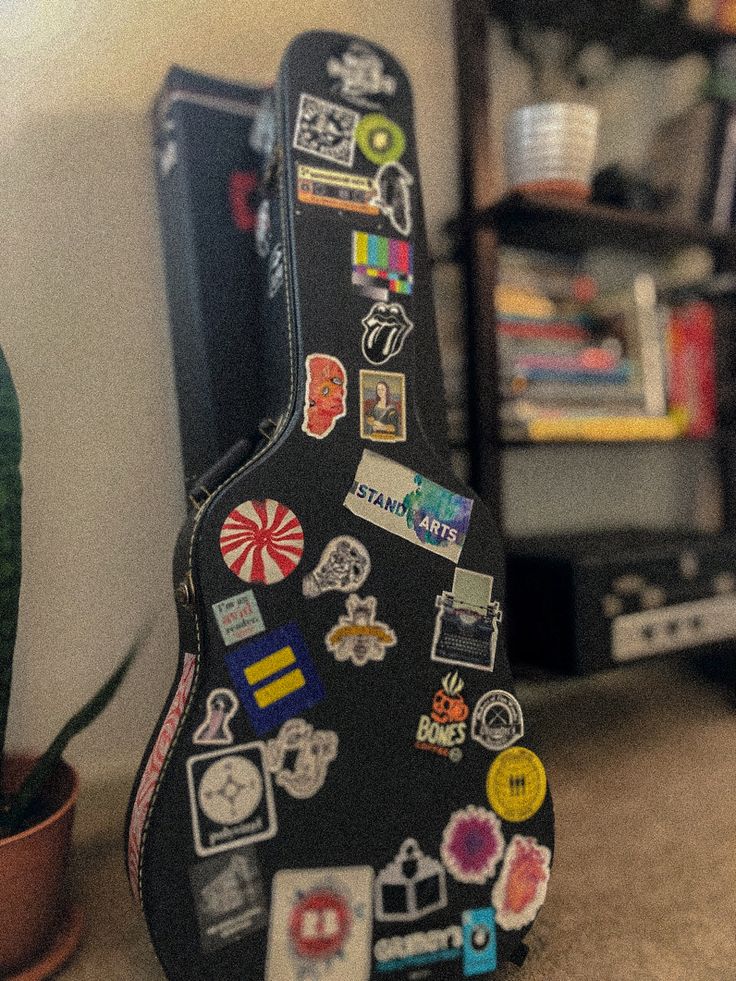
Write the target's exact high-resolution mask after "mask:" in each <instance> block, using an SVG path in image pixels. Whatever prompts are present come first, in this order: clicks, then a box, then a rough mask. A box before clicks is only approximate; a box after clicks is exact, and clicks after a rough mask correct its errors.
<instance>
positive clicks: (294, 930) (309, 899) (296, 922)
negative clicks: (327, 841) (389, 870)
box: [265, 865, 373, 981]
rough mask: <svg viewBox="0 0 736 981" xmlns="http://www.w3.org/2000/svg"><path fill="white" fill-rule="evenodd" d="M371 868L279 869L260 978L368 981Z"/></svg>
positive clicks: (273, 979)
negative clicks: (264, 970) (264, 969)
mask: <svg viewBox="0 0 736 981" xmlns="http://www.w3.org/2000/svg"><path fill="white" fill-rule="evenodd" d="M372 886H373V869H371V868H369V867H368V866H362V865H356V866H345V867H341V868H324V869H284V870H281V871H280V872H277V873H276V875H275V876H274V878H273V890H272V894H271V919H270V925H269V931H268V950H267V955H266V975H265V981H312V979H319V981H346V979H348V978H349V979H350V981H368V979H369V978H370V974H371V939H372V932H373V922H372V917H371V892H372Z"/></svg>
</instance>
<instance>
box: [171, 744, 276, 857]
mask: <svg viewBox="0 0 736 981" xmlns="http://www.w3.org/2000/svg"><path fill="white" fill-rule="evenodd" d="M187 781H188V784H189V804H190V807H191V812H192V831H193V834H194V850H195V852H196V853H197V855H201V856H207V855H214V854H217V853H218V852H225V851H230V850H231V849H233V848H238V847H239V846H240V845H248V844H253V843H254V842H257V841H265V840H266V839H267V838H273V837H274V835H275V834H276V831H277V823H276V808H275V805H274V798H273V785H272V783H271V776H270V774H269V772H268V768H267V766H266V765H265V758H264V745H263V743H260V742H255V743H247V744H246V745H243V746H232V747H228V748H227V749H224V750H214V751H213V752H210V753H202V754H200V755H199V756H191V757H190V758H189V759H188V760H187Z"/></svg>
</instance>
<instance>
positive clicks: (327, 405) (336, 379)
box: [302, 354, 348, 439]
mask: <svg viewBox="0 0 736 981" xmlns="http://www.w3.org/2000/svg"><path fill="white" fill-rule="evenodd" d="M347 390H348V381H347V372H346V371H345V367H344V366H343V364H342V362H341V361H339V360H338V359H337V358H333V357H331V356H330V355H329V354H310V355H308V356H307V386H306V393H305V396H304V420H303V422H302V431H303V432H305V433H306V434H307V435H308V436H313V437H314V438H315V439H324V438H325V436H328V435H329V434H330V433H331V432H332V430H333V429H334V428H335V423H336V422H337V420H338V419H342V418H343V417H344V416H345V415H346V413H347V408H346V399H347Z"/></svg>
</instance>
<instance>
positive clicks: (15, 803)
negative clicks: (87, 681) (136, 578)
mask: <svg viewBox="0 0 736 981" xmlns="http://www.w3.org/2000/svg"><path fill="white" fill-rule="evenodd" d="M149 634H150V627H146V628H144V629H143V630H142V631H141V632H140V633H139V634H138V636H137V637H136V639H135V640H134V641H133V643H132V645H131V647H130V650H129V651H128V653H127V654H126V655H125V657H124V658H123V659H122V661H121V662H120V664H119V665H118V666H117V668H116V669H115V671H114V672H113V674H112V675H111V676H110V677H109V678H108V679H107V681H106V682H105V683H104V685H103V686H102V687H101V688H100V689H99V691H98V692H97V693H96V694H95V695H93V696H92V698H90V700H89V701H88V702H87V703H86V704H85V705H83V706H82V708H81V709H80V710H79V711H78V712H77V713H76V715H73V716H72V718H71V719H69V721H68V722H67V724H66V725H65V726H64V728H63V729H62V730H61V732H60V733H59V734H58V736H57V737H56V739H54V741H53V742H52V743H51V745H50V746H49V748H48V749H47V750H46V752H45V753H44V754H43V756H41V757H40V758H39V759H38V761H37V762H36V765H35V766H34V767H33V769H32V770H31V772H30V773H29V774H28V776H27V777H26V779H25V782H24V783H23V785H22V786H21V788H20V789H19V790H18V792H17V793H16V794H14V795H13V796H12V797H10V798H9V800H6V802H5V807H4V813H2V814H0V836H8V835H13V834H16V833H17V832H18V831H19V830H20V829H21V827H22V825H23V821H24V820H25V818H26V816H27V814H28V813H29V811H30V810H31V808H32V807H33V805H34V803H35V802H36V801H37V800H38V798H39V795H40V793H41V791H42V790H43V788H44V786H45V785H46V782H47V780H48V779H49V777H50V776H51V774H52V773H53V772H54V769H55V768H56V766H57V764H58V762H59V760H60V759H61V756H62V754H63V752H64V750H65V749H66V747H67V746H68V744H69V742H70V740H72V739H73V738H74V737H75V736H76V735H78V734H79V733H80V732H82V730H83V729H86V728H87V726H88V725H90V723H92V722H94V720H95V719H96V718H97V716H98V715H100V713H101V712H103V711H104V710H105V709H106V708H107V706H108V704H109V703H110V700H111V699H112V697H113V695H114V694H115V692H116V691H117V690H118V688H119V687H120V684H121V682H122V680H123V678H124V677H125V675H126V674H127V673H128V669H129V668H130V666H131V664H132V663H133V661H134V660H135V658H136V657H137V656H138V651H139V650H140V648H141V647H142V646H143V643H144V642H145V640H146V639H147V638H148V636H149Z"/></svg>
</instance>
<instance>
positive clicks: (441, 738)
mask: <svg viewBox="0 0 736 981" xmlns="http://www.w3.org/2000/svg"><path fill="white" fill-rule="evenodd" d="M464 687H465V683H464V682H463V680H462V678H461V677H460V675H459V674H458V673H457V671H453V672H452V674H446V675H445V677H444V678H443V679H442V686H441V687H440V688H438V689H437V691H436V692H435V693H434V698H433V700H432V711H431V713H430V714H429V715H420V716H419V723H418V725H417V733H416V737H415V740H416V741H415V743H414V747H415V749H423V750H426V751H427V752H430V753H435V754H436V755H437V756H444V757H445V758H446V759H449V760H451V761H452V762H453V763H457V762H459V761H460V760H461V759H462V758H463V752H462V750H461V749H460V746H462V744H463V743H464V742H465V736H466V734H467V728H468V727H467V725H466V723H465V720H466V719H467V717H468V713H469V711H470V710H469V709H468V706H467V705H466V703H465V699H464V697H463V694H462V691H463V688H464Z"/></svg>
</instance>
